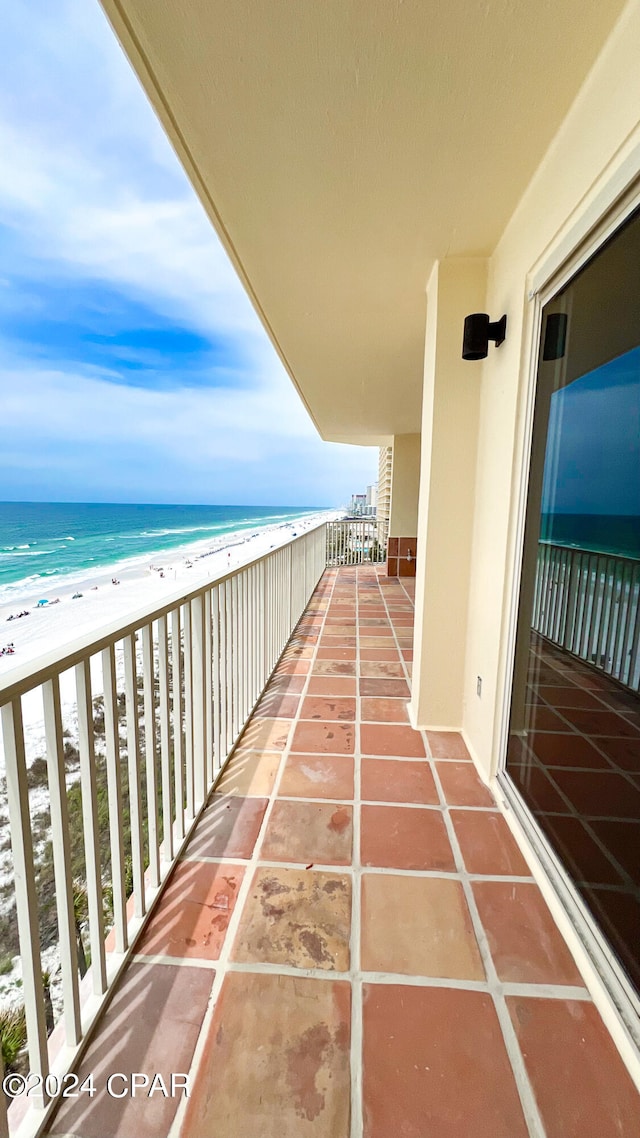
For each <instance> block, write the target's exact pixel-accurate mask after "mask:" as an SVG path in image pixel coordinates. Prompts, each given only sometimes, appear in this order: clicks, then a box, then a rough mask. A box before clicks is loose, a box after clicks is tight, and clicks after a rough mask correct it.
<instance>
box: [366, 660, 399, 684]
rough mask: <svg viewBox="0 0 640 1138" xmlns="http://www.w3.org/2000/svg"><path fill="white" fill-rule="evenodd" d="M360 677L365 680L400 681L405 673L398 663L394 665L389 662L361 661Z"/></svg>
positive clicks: (392, 662)
mask: <svg viewBox="0 0 640 1138" xmlns="http://www.w3.org/2000/svg"><path fill="white" fill-rule="evenodd" d="M360 675H361V676H363V677H366V678H367V679H381V680H384V679H390V680H402V679H404V675H405V672H404V667H403V666H402V664H401V663H400V661H398V662H397V663H396V662H394V661H391V660H362V661H361V663H360Z"/></svg>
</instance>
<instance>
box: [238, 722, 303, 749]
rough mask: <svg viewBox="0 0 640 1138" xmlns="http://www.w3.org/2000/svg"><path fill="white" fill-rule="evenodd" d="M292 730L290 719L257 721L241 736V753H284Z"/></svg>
mask: <svg viewBox="0 0 640 1138" xmlns="http://www.w3.org/2000/svg"><path fill="white" fill-rule="evenodd" d="M290 730H291V722H290V720H289V719H267V720H265V719H255V720H250V721H249V724H248V726H247V727H246V728H245V730H244V731H243V733H242V735H241V736H240V741H239V743H238V748H237V749H238V750H239V751H284V749H285V747H286V745H287V742H288V739H289V732H290Z"/></svg>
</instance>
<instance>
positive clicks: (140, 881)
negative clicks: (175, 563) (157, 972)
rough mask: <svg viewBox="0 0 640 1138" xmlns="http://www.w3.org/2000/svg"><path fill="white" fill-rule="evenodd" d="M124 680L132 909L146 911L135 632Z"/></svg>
mask: <svg viewBox="0 0 640 1138" xmlns="http://www.w3.org/2000/svg"><path fill="white" fill-rule="evenodd" d="M124 682H125V700H126V708H127V768H128V772H129V815H130V826H131V862H132V869H133V897H134V913H135V916H136V917H143V916H144V914H145V912H146V898H145V888H144V855H143V848H142V814H141V795H140V736H139V731H138V689H137V683H136V652H135V634H134V633H132V634H131V635H130V636H127V637H126V638H125V641H124Z"/></svg>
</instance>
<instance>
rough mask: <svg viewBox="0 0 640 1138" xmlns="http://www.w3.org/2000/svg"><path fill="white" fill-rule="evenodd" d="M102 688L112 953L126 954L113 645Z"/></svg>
mask: <svg viewBox="0 0 640 1138" xmlns="http://www.w3.org/2000/svg"><path fill="white" fill-rule="evenodd" d="M102 687H103V690H104V730H105V743H106V750H107V797H108V800H109V842H110V846H111V887H112V890H113V925H114V935H115V947H116V952H126V950H127V947H128V944H129V938H128V934H127V895H126V887H125V872H124V824H123V810H122V767H121V763H120V730H119V716H118V693H117V688H116V658H115V645H114V644H110V645H109V647H108V648H104V649H103V651H102Z"/></svg>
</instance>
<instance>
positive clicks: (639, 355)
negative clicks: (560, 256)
mask: <svg viewBox="0 0 640 1138" xmlns="http://www.w3.org/2000/svg"><path fill="white" fill-rule="evenodd" d="M639 688H640V213H636V214H635V215H634V216H633V217H632V218H631V219H630V220H629V221H628V222H627V223H626V224H625V225H624V227H623V228H621V229H620V230H619V231H618V232H617V233H616V234H615V236H614V237H613V238H611V240H609V241H608V242H607V244H606V245H605V246H604V247H603V248H602V249H601V250H600V251H599V252H598V253H597V254H596V255H595V256H594V257H593V258H592V259H591V260H590V261H589V262H588V264H587V265H586V266H585V267H584V268H583V269H582V270H581V271H580V273H578V274H577V275H576V276H575V277H574V278H573V280H572V281H571V282H570V283H569V284H568V285H567V286H566V288H564V289H563V290H562V291H561V292H560V293H559V294H558V295H557V296H555V297H554V298H553V299H552V300H551V301H550V302H549V303H548V304H547V305H546V306H545V308H544V310H543V319H542V332H541V344H540V353H539V365H538V377H537V389H536V405H535V412H534V428H533V442H532V457H531V468H530V479H529V492H528V502H527V517H526V526H525V544H524V558H523V571H522V580H521V587H520V604H519V615H518V628H517V637H516V655H515V667H514V682H513V690H512V699H511V711H510V722H509V741H508V751H507V773H508V775H509V777H510V779H511V780H512V782H513V783H514V784H515V786H516V787H517V789H518V790H519V792H520V794H521V796H522V797H523V798H524V800H525V802H526V804H527V805H528V807H529V808H530V810H531V811H532V813H533V814H534V816H535V818H536V819H537V821H538V823H539V825H540V826H541V828H542V830H543V831H544V833H545V835H546V837H547V838H548V840H549V841H550V843H551V844H552V846H553V847H554V849H555V851H556V853H557V854H558V855H559V856H560V858H561V860H562V861H563V863H564V866H565V868H566V870H567V871H568V873H569V874H570V876H571V878H572V880H573V882H574V884H575V886H576V887H577V889H578V890H579V892H580V894H581V896H582V898H583V900H584V901H585V902H586V904H587V906H588V907H589V909H590V911H591V913H592V915H593V917H594V918H595V919H596V921H597V922H598V924H599V926H600V928H601V930H602V931H603V932H604V934H605V936H606V937H607V939H608V941H609V943H610V945H611V947H612V949H613V951H614V953H615V955H616V957H617V959H618V961H619V962H620V964H621V965H622V967H623V969H624V970H625V972H626V974H627V976H628V977H629V978H630V979H631V981H632V983H633V984H634V985H635V987H636V988H637V989H638V990H640V698H639V695H638V692H639Z"/></svg>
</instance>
